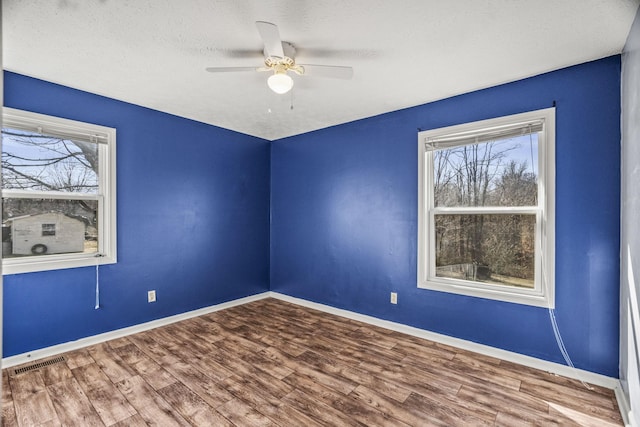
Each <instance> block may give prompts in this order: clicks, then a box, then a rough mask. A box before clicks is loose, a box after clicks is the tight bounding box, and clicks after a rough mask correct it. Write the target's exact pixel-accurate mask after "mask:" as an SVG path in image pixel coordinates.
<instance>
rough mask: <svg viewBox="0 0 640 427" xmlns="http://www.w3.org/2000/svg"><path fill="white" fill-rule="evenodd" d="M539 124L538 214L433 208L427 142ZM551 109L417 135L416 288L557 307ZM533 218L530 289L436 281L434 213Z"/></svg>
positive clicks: (519, 210)
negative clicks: (532, 282)
mask: <svg viewBox="0 0 640 427" xmlns="http://www.w3.org/2000/svg"><path fill="white" fill-rule="evenodd" d="M536 120H543V121H544V128H545V130H544V132H541V133H540V139H539V140H538V165H537V166H538V171H539V172H538V177H539V179H538V199H539V204H538V208H535V209H532V208H530V207H524V208H521V207H498V208H494V207H488V206H487V207H478V208H464V210H462V209H458V208H445V207H439V208H434V207H433V195H432V194H430V193H429V194H425V190H426V189H429V188H433V182H432V181H433V161H432V158H433V157H432V156H433V151H430V150H427V149H426V142H427V138H436V137H443V136H445V135H451V134H459V133H464V132H474V131H479V130H482V129H490V128H495V127H501V126H508V125H510V124H514V123H522V122H529V121H536ZM555 128H556V126H555V108H547V109H543V110H537V111H531V112H527V113H522V114H514V115H511V116H505V117H499V118H495V119H489V120H482V121H478V122H472V123H465V124H461V125H455V126H448V127H445V128H439V129H433V130H427V131H422V132H419V133H418V278H417V279H418V288H422V289H431V290H436V291H442V292H449V293H454V294H460V295H467V296H473V297H480V298H487V299H493V300H499V301H507V302H513V303H518V304H526V305H532V306H538V307H550V308H554V306H555V164H556V162H555ZM463 212H464V213H469V212H473V213H535V214H536V245H535V251H536V253H535V277H536V284H535V287H534V289H519V288H515V287H505V286H500V285H490V284H486V283H479V282H471V281H466V280H456V279H451V278H442V277H436V276H435V274H433V273H432V272H433V270H434V269H435V239H429V235H434V234H435V233H434V230H433V224H434V220H433V216H434V214H435V213H439V214H442V213H450V214H453V213H463Z"/></svg>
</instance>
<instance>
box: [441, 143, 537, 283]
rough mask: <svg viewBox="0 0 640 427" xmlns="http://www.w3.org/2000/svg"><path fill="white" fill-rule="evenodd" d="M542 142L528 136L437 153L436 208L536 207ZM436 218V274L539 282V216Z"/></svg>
mask: <svg viewBox="0 0 640 427" xmlns="http://www.w3.org/2000/svg"><path fill="white" fill-rule="evenodd" d="M537 144H538V141H537V135H526V136H524V137H518V138H509V139H505V140H497V141H491V142H485V143H481V144H471V145H463V146H457V147H454V148H448V149H442V150H437V151H435V152H434V154H433V164H434V167H433V174H434V176H433V183H434V188H433V195H434V196H433V197H434V206H435V207H451V208H474V207H507V206H510V207H513V206H536V204H537V198H538V187H537V175H536V172H535V169H534V168H535V165H536V163H537V152H538V147H537ZM534 153H535V154H534ZM434 220H435V237H436V240H435V246H436V248H435V249H436V276H438V277H449V278H456V279H462V280H473V281H478V282H487V283H491V284H505V285H510V286H520V287H525V288H532V287H533V286H534V278H535V277H534V276H535V224H536V218H535V214H509V213H496V214H486V213H474V212H472V211H469V212H468V213H465V214H460V213H459V212H457V213H455V214H450V213H447V212H438V213H436V214H435V218H434Z"/></svg>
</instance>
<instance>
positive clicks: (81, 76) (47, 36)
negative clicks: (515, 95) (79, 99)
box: [2, 0, 640, 140]
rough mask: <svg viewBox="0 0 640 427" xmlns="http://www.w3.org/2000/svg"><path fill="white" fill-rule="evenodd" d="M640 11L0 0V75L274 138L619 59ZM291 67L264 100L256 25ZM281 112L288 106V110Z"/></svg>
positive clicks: (271, 0)
mask: <svg viewBox="0 0 640 427" xmlns="http://www.w3.org/2000/svg"><path fill="white" fill-rule="evenodd" d="M639 1H640V0H535V1H531V0H457V1H447V0H403V1H397V0H342V1H337V0H3V1H2V14H3V16H2V20H3V22H2V27H3V38H2V42H3V60H4V68H5V69H7V70H10V71H14V72H17V73H21V74H25V75H28V76H32V77H36V78H40V79H44V80H48V81H51V82H55V83H60V84H63V85H67V86H71V87H74V88H77V89H82V90H86V91H89V92H93V93H97V94H101V95H105V96H109V97H112V98H116V99H119V100H123V101H127V102H131V103H134V104H138V105H142V106H146V107H149V108H153V109H156V110H160V111H165V112H168V113H172V114H175V115H178V116H183V117H187V118H190V119H194V120H198V121H201V122H205V123H210V124H212V125H216V126H221V127H224V128H227V129H232V130H235V131H238V132H243V133H246V134H250V135H255V136H258V137H262V138H265V139H269V140H273V139H278V138H282V137H286V136H290V135H295V134H299V133H304V132H308V131H311V130H315V129H320V128H324V127H328V126H332V125H336V124H340V123H345V122H349V121H352V120H356V119H360V118H364V117H369V116H372V115H376V114H381V113H385V112H389V111H393V110H397V109H401V108H405V107H410V106H414V105H419V104H424V103H426V102H430V101H434V100H438V99H442V98H446V97H449V96H452V95H457V94H461V93H465V92H469V91H472V90H475V89H480V88H485V87H489V86H494V85H496V84H500V83H505V82H509V81H513V80H517V79H520V78H523V77H528V76H532V75H536V74H540V73H542V72H546V71H551V70H555V69H558V68H562V67H566V66H569V65H574V64H578V63H582V62H586V61H590V60H594V59H598V58H602V57H606V56H609V55H613V54H617V53H620V51H621V50H622V47H623V46H624V43H625V40H626V37H627V34H628V32H629V28H630V26H631V23H632V21H633V18H634V14H635V11H636V10H637V8H638V2H639ZM258 20H262V21H269V22H273V23H275V24H277V25H278V27H279V29H280V35H281V37H282V39H283V40H285V41H289V42H291V43H293V44H294V45H295V46H296V49H297V57H296V60H297V61H298V62H299V63H308V64H327V65H350V66H352V67H353V68H354V77H353V79H352V80H350V81H345V80H329V79H321V78H312V77H311V76H306V77H298V76H294V80H295V86H294V89H293V91H292V92H291V94H286V95H275V94H274V93H272V92H271V91H270V90H269V89H267V86H266V79H267V77H268V74H266V73H255V72H249V73H246V72H245V73H236V74H232V73H224V74H212V73H207V72H206V71H205V68H206V67H223V66H256V67H257V66H260V65H262V61H263V57H262V48H263V46H262V42H261V39H260V37H259V35H258V32H257V30H256V27H255V21H258ZM292 103H293V109H292V108H291V104H292Z"/></svg>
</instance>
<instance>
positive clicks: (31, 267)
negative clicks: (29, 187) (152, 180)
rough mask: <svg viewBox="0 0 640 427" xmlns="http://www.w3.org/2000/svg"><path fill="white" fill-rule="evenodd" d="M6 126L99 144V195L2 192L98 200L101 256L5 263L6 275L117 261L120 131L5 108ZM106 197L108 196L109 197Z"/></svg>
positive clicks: (22, 259) (59, 256)
mask: <svg viewBox="0 0 640 427" xmlns="http://www.w3.org/2000/svg"><path fill="white" fill-rule="evenodd" d="M2 112H3V119H2V126H3V127H12V128H17V129H23V130H31V129H36V130H38V131H40V132H44V133H52V134H54V135H68V136H69V137H70V138H71V139H72V138H73V136H74V135H78V136H82V137H84V138H87V139H91V140H93V141H96V142H97V143H98V150H100V155H99V164H98V170H99V173H98V180H99V188H100V192H99V194H97V195H96V194H79V193H65V192H55V191H26V190H2V197H12V198H30V199H32V198H44V199H72V200H81V199H85V200H97V201H98V236H99V239H98V245H99V247H98V252H97V254H84V253H73V254H55V255H40V256H33V257H31V256H29V257H20V258H7V259H3V260H2V274H3V275H6V274H17V273H30V272H36V271H45V270H59V269H63V268H76V267H87V266H93V265H102V264H114V263H116V262H117V244H116V237H117V233H116V130H115V129H113V128H109V127H106V126H100V125H94V124H90V123H84V122H78V121H75V120H69V119H63V118H59V117H53V116H47V115H44V114H37V113H32V112H29V111H22V110H16V109H13V108H8V107H4V108H3V109H2ZM105 195H106V196H105Z"/></svg>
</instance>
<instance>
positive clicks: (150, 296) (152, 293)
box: [147, 291, 156, 302]
mask: <svg viewBox="0 0 640 427" xmlns="http://www.w3.org/2000/svg"><path fill="white" fill-rule="evenodd" d="M147 302H156V291H148V292H147Z"/></svg>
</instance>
